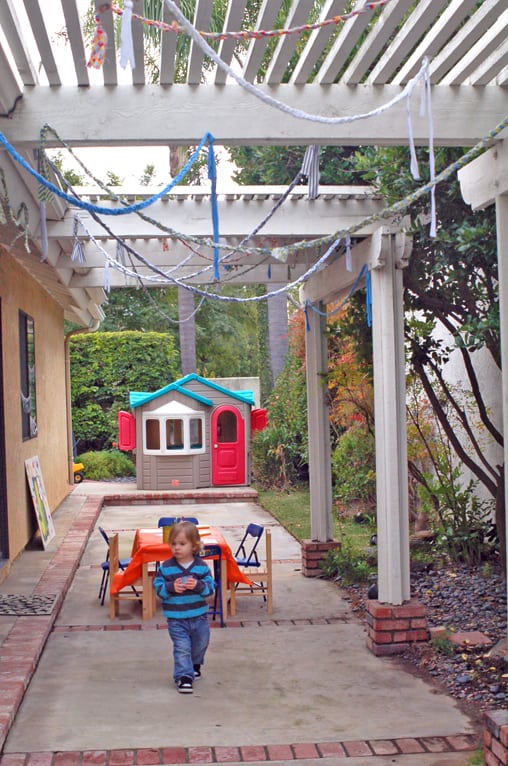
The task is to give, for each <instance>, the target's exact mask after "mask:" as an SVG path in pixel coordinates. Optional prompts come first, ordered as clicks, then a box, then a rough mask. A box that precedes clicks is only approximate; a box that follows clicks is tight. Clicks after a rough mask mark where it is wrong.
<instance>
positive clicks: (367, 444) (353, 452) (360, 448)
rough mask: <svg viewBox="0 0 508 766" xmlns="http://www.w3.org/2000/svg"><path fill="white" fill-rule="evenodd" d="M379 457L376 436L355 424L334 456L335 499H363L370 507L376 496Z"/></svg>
mask: <svg viewBox="0 0 508 766" xmlns="http://www.w3.org/2000/svg"><path fill="white" fill-rule="evenodd" d="M375 460H376V456H375V441H374V436H373V434H372V433H371V432H370V431H369V430H368V429H367V428H366V427H365V426H364V425H355V426H352V427H351V428H348V430H347V431H346V432H345V433H344V434H342V436H341V437H340V438H339V440H338V442H337V446H336V448H335V450H334V451H333V454H332V478H333V482H334V489H335V496H336V498H337V499H338V500H340V502H341V503H346V504H347V503H351V502H353V501H355V500H362V501H363V502H365V503H366V504H368V505H370V504H372V503H373V502H374V501H375V497H376V463H375Z"/></svg>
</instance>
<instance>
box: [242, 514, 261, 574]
mask: <svg viewBox="0 0 508 766" xmlns="http://www.w3.org/2000/svg"><path fill="white" fill-rule="evenodd" d="M263 531H264V527H262V526H261V525H260V524H249V526H248V527H247V529H246V530H245V532H244V535H243V538H242V540H241V542H240V545H239V546H238V548H237V550H236V553H235V561H236V563H237V564H238V566H239V567H260V566H261V562H260V560H259V558H258V554H257V550H256V548H257V547H258V545H259V541H260V540H261V536H262V535H263ZM249 544H250V545H251V548H250V550H248V546H249Z"/></svg>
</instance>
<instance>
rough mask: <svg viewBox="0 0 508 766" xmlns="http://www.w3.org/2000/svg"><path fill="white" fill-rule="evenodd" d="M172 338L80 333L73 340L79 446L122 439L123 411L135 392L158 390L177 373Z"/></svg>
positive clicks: (104, 444)
mask: <svg viewBox="0 0 508 766" xmlns="http://www.w3.org/2000/svg"><path fill="white" fill-rule="evenodd" d="M177 357H178V354H177V351H176V349H175V347H174V342H173V338H172V337H171V336H170V335H168V334H166V333H156V332H146V333H144V332H103V333H92V334H83V335H76V336H74V337H73V338H71V342H70V363H71V391H72V420H73V431H74V438H75V440H76V444H77V445H79V449H80V450H82V451H85V450H102V449H107V448H109V447H111V445H112V443H113V441H116V439H117V438H118V425H117V417H118V411H119V410H123V409H127V408H128V406H129V392H130V391H148V392H153V391H157V389H159V388H162V387H163V386H166V385H167V384H168V383H171V382H172V381H173V380H175V379H176V378H177V377H178V366H177Z"/></svg>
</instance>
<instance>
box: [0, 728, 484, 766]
mask: <svg viewBox="0 0 508 766" xmlns="http://www.w3.org/2000/svg"><path fill="white" fill-rule="evenodd" d="M477 747H478V741H477V739H476V737H475V736H474V735H472V734H455V735H448V736H446V737H414V738H413V737H405V738H401V739H367V740H346V741H343V742H338V741H337V742H298V743H292V744H280V745H277V744H276V745H252V744H251V745H233V746H219V745H216V746H213V747H208V746H199V747H174V746H173V747H161V748H144V749H140V750H81V751H79V750H78V751H76V750H73V751H69V752H43V753H7V754H6V755H4V756H0V766H159V765H160V764H182V763H238V762H249V761H266V762H270V761H299V760H302V759H303V760H306V759H321V758H355V757H358V756H383V755H410V754H413V753H458V752H470V751H473V750H475V749H476V748H477Z"/></svg>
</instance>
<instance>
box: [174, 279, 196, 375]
mask: <svg viewBox="0 0 508 766" xmlns="http://www.w3.org/2000/svg"><path fill="white" fill-rule="evenodd" d="M193 311H194V293H192V292H191V291H190V290H186V289H185V288H184V287H179V288H178V318H179V320H180V324H179V328H180V361H181V365H182V375H190V374H191V373H193V372H196V324H195V321H194V315H193Z"/></svg>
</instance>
